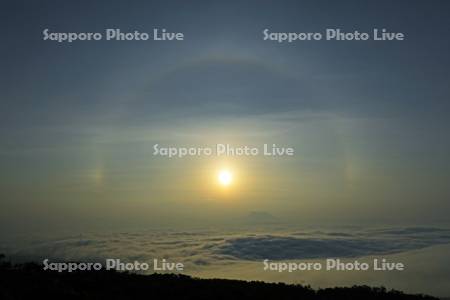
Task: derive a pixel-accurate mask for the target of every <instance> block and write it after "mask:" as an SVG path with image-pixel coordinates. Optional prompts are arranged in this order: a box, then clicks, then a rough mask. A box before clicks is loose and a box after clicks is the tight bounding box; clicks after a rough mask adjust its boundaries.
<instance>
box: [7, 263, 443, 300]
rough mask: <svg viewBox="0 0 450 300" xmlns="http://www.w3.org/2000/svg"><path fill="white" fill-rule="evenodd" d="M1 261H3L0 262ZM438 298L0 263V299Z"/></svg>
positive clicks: (364, 289)
mask: <svg viewBox="0 0 450 300" xmlns="http://www.w3.org/2000/svg"><path fill="white" fill-rule="evenodd" d="M0 260H1V258H0ZM41 297H42V298H54V299H196V300H198V299H208V300H210V299H211V300H212V299H227V300H228V299H276V300H283V299H308V300H310V299H311V300H331V299H333V300H340V299H361V300H362V299H364V300H371V299H404V300H419V299H422V300H425V299H430V300H431V299H437V298H434V297H431V296H425V295H408V294H404V293H403V292H399V291H395V290H390V291H388V290H386V289H385V288H383V287H368V286H353V287H348V288H344V287H336V288H326V289H319V290H313V289H312V288H311V287H309V286H302V285H289V284H284V283H265V282H260V281H251V282H247V281H241V280H226V279H198V278H192V277H190V276H186V275H177V274H152V275H139V274H134V273H126V272H115V271H106V270H100V271H78V272H72V273H69V272H61V273H59V272H57V271H48V270H43V267H42V266H41V265H38V264H36V263H25V264H17V265H13V264H11V263H9V262H0V299H36V298H41Z"/></svg>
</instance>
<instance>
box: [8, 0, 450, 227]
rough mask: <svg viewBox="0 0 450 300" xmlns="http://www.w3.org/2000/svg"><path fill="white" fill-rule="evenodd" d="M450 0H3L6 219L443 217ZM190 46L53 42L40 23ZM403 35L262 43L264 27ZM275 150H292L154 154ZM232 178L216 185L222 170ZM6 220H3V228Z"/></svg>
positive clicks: (67, 222) (200, 222) (205, 222)
mask: <svg viewBox="0 0 450 300" xmlns="http://www.w3.org/2000/svg"><path fill="white" fill-rule="evenodd" d="M449 8H450V5H449V3H448V2H446V1H396V2H395V3H394V2H392V1H368V2H365V3H364V4H363V3H362V1H346V2H345V4H341V3H339V4H338V3H337V1H283V2H282V3H281V2H280V1H235V2H232V1H227V2H224V3H221V2H219V1H189V2H188V1H164V3H163V2H162V1H161V2H159V3H157V2H156V1H154V2H148V1H142V3H139V2H134V4H131V3H128V2H125V1H104V2H103V3H102V4H100V2H97V3H96V4H94V3H92V2H91V1H72V2H65V3H62V2H59V1H39V2H31V1H29V2H25V1H6V2H3V4H2V7H1V9H0V20H1V21H0V22H1V23H2V24H1V33H2V35H1V36H2V41H1V45H0V57H1V61H2V62H1V72H0V77H1V78H0V82H1V89H0V99H1V100H0V101H1V102H0V105H1V106H0V166H1V168H0V179H1V180H0V188H1V190H0V199H1V200H0V204H1V208H2V209H1V210H0V227H1V228H2V230H10V231H13V232H15V231H29V230H32V229H37V228H44V229H45V228H58V229H60V228H72V227H79V226H88V227H89V226H102V227H106V228H110V227H115V228H120V227H122V226H123V227H125V226H141V227H146V226H148V227H152V226H157V225H158V226H159V225H164V226H178V225H192V226H209V224H216V223H221V224H222V223H223V224H225V223H228V222H234V220H235V219H238V218H240V217H242V216H245V215H246V214H247V213H249V212H251V211H267V212H269V213H270V214H273V215H275V216H277V217H278V218H280V219H283V220H286V221H289V222H298V223H300V224H325V223H326V224H328V223H332V224H342V225H343V224H351V223H358V224H361V223H364V224H365V223H368V224H373V225H380V224H390V223H413V224H421V225H424V224H425V225H426V224H431V223H447V222H448V211H449V209H450V202H449V196H450V188H449V185H448V182H449V168H450V159H449V157H448V153H450V139H449V133H448V132H449V129H450V119H449V117H448V113H449V111H450V104H449V100H450V99H449V95H450V88H449V78H450V74H449V73H450V61H449V55H448V53H450V39H449V34H450V26H449V25H450V24H449V21H448V11H449ZM45 28H48V29H49V30H50V31H52V32H103V31H104V30H105V28H120V29H121V30H122V31H123V32H127V31H134V30H138V31H141V32H152V30H153V28H166V29H167V30H168V31H175V32H183V33H184V35H185V40H184V41H179V42H173V41H172V42H155V41H121V42H115V41H89V42H81V41H78V42H73V43H57V42H54V41H43V40H42V36H43V35H42V31H43V30H44V29H45ZM265 28H269V29H270V30H271V31H273V32H281V31H287V32H310V31H312V32H317V31H319V32H323V31H324V30H325V29H327V28H341V29H342V30H343V31H354V30H358V31H366V32H371V31H372V30H373V28H386V29H388V30H390V31H395V32H403V33H404V34H405V35H406V40H405V41H395V42H381V41H365V42H362V41H359V42H355V41H354V42H350V41H345V42H342V41H302V42H295V43H291V44H288V43H281V44H280V43H277V42H275V41H263V34H262V31H263V30H264V29H265ZM216 143H230V144H233V145H236V146H242V145H261V144H263V143H268V144H272V143H276V144H278V145H282V146H290V147H294V148H295V156H293V157H283V158H277V159H274V158H267V157H262V156H257V157H251V158H249V157H238V158H217V157H201V158H192V157H189V158H183V159H168V158H162V157H155V156H154V155H152V152H153V145H154V144H161V145H172V146H175V145H176V146H183V145H184V146H193V147H201V146H205V145H209V146H211V145H214V144H216ZM221 167H227V168H229V169H232V170H233V172H234V174H235V182H234V183H233V186H230V188H229V189H228V190H227V191H223V189H221V188H220V187H218V186H217V182H215V176H216V172H217V170H218V169H220V168H221ZM7 228H8V229H7Z"/></svg>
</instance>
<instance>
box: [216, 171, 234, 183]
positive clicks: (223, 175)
mask: <svg viewBox="0 0 450 300" xmlns="http://www.w3.org/2000/svg"><path fill="white" fill-rule="evenodd" d="M217 179H218V180H219V183H220V184H221V185H223V186H228V185H230V184H231V182H232V181H233V174H232V173H231V172H230V171H228V170H220V172H219V175H218V176H217Z"/></svg>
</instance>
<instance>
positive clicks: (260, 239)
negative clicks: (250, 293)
mask: <svg viewBox="0 0 450 300" xmlns="http://www.w3.org/2000/svg"><path fill="white" fill-rule="evenodd" d="M449 250H450V229H445V228H430V227H402V228H375V229H373V228H372V229H367V228H346V229H340V230H336V229H335V230H315V229H314V230H312V229H310V230H298V229H295V228H291V227H286V228H281V227H277V228H276V229H267V228H264V229H262V228H257V229H256V228H252V229H250V228H249V229H239V230H190V231H175V230H146V231H139V232H138V231H135V232H102V233H99V232H93V233H83V234H77V235H69V236H64V237H58V238H32V239H28V240H21V241H9V242H3V243H2V244H1V246H0V253H4V254H6V256H7V257H9V258H10V259H12V260H14V261H30V260H34V261H37V262H42V261H43V260H44V259H49V260H50V261H55V262H56V261H58V262H62V261H78V262H104V260H105V259H106V258H118V259H120V260H121V261H123V262H133V261H139V262H141V263H142V262H147V263H149V264H151V263H152V262H153V259H158V260H161V259H166V260H168V261H171V262H182V263H183V264H184V266H185V272H184V273H186V274H190V275H194V276H198V277H221V278H238V279H246V280H265V281H283V282H292V283H303V284H311V285H313V286H333V285H352V284H370V285H385V286H388V287H392V288H398V289H402V290H407V291H408V290H410V291H412V292H428V293H432V294H435V295H436V294H437V295H444V296H448V295H450V288H449V287H448V286H449V285H448V282H449V280H450V268H449V267H445V266H447V265H449V264H450V254H449V253H450V252H449ZM370 257H387V258H391V259H395V260H397V261H401V262H403V263H406V271H405V272H403V273H402V274H369V273H367V274H357V273H355V272H348V274H342V273H339V274H329V273H326V274H324V273H320V274H319V273H311V272H310V273H306V272H303V273H296V274H272V273H268V272H265V271H263V269H262V261H263V260H264V259H269V260H271V261H272V260H273V261H308V260H310V261H311V260H314V261H320V260H324V259H327V258H342V259H347V260H349V259H358V260H361V261H363V260H365V259H366V260H367V259H369V258H370Z"/></svg>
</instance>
